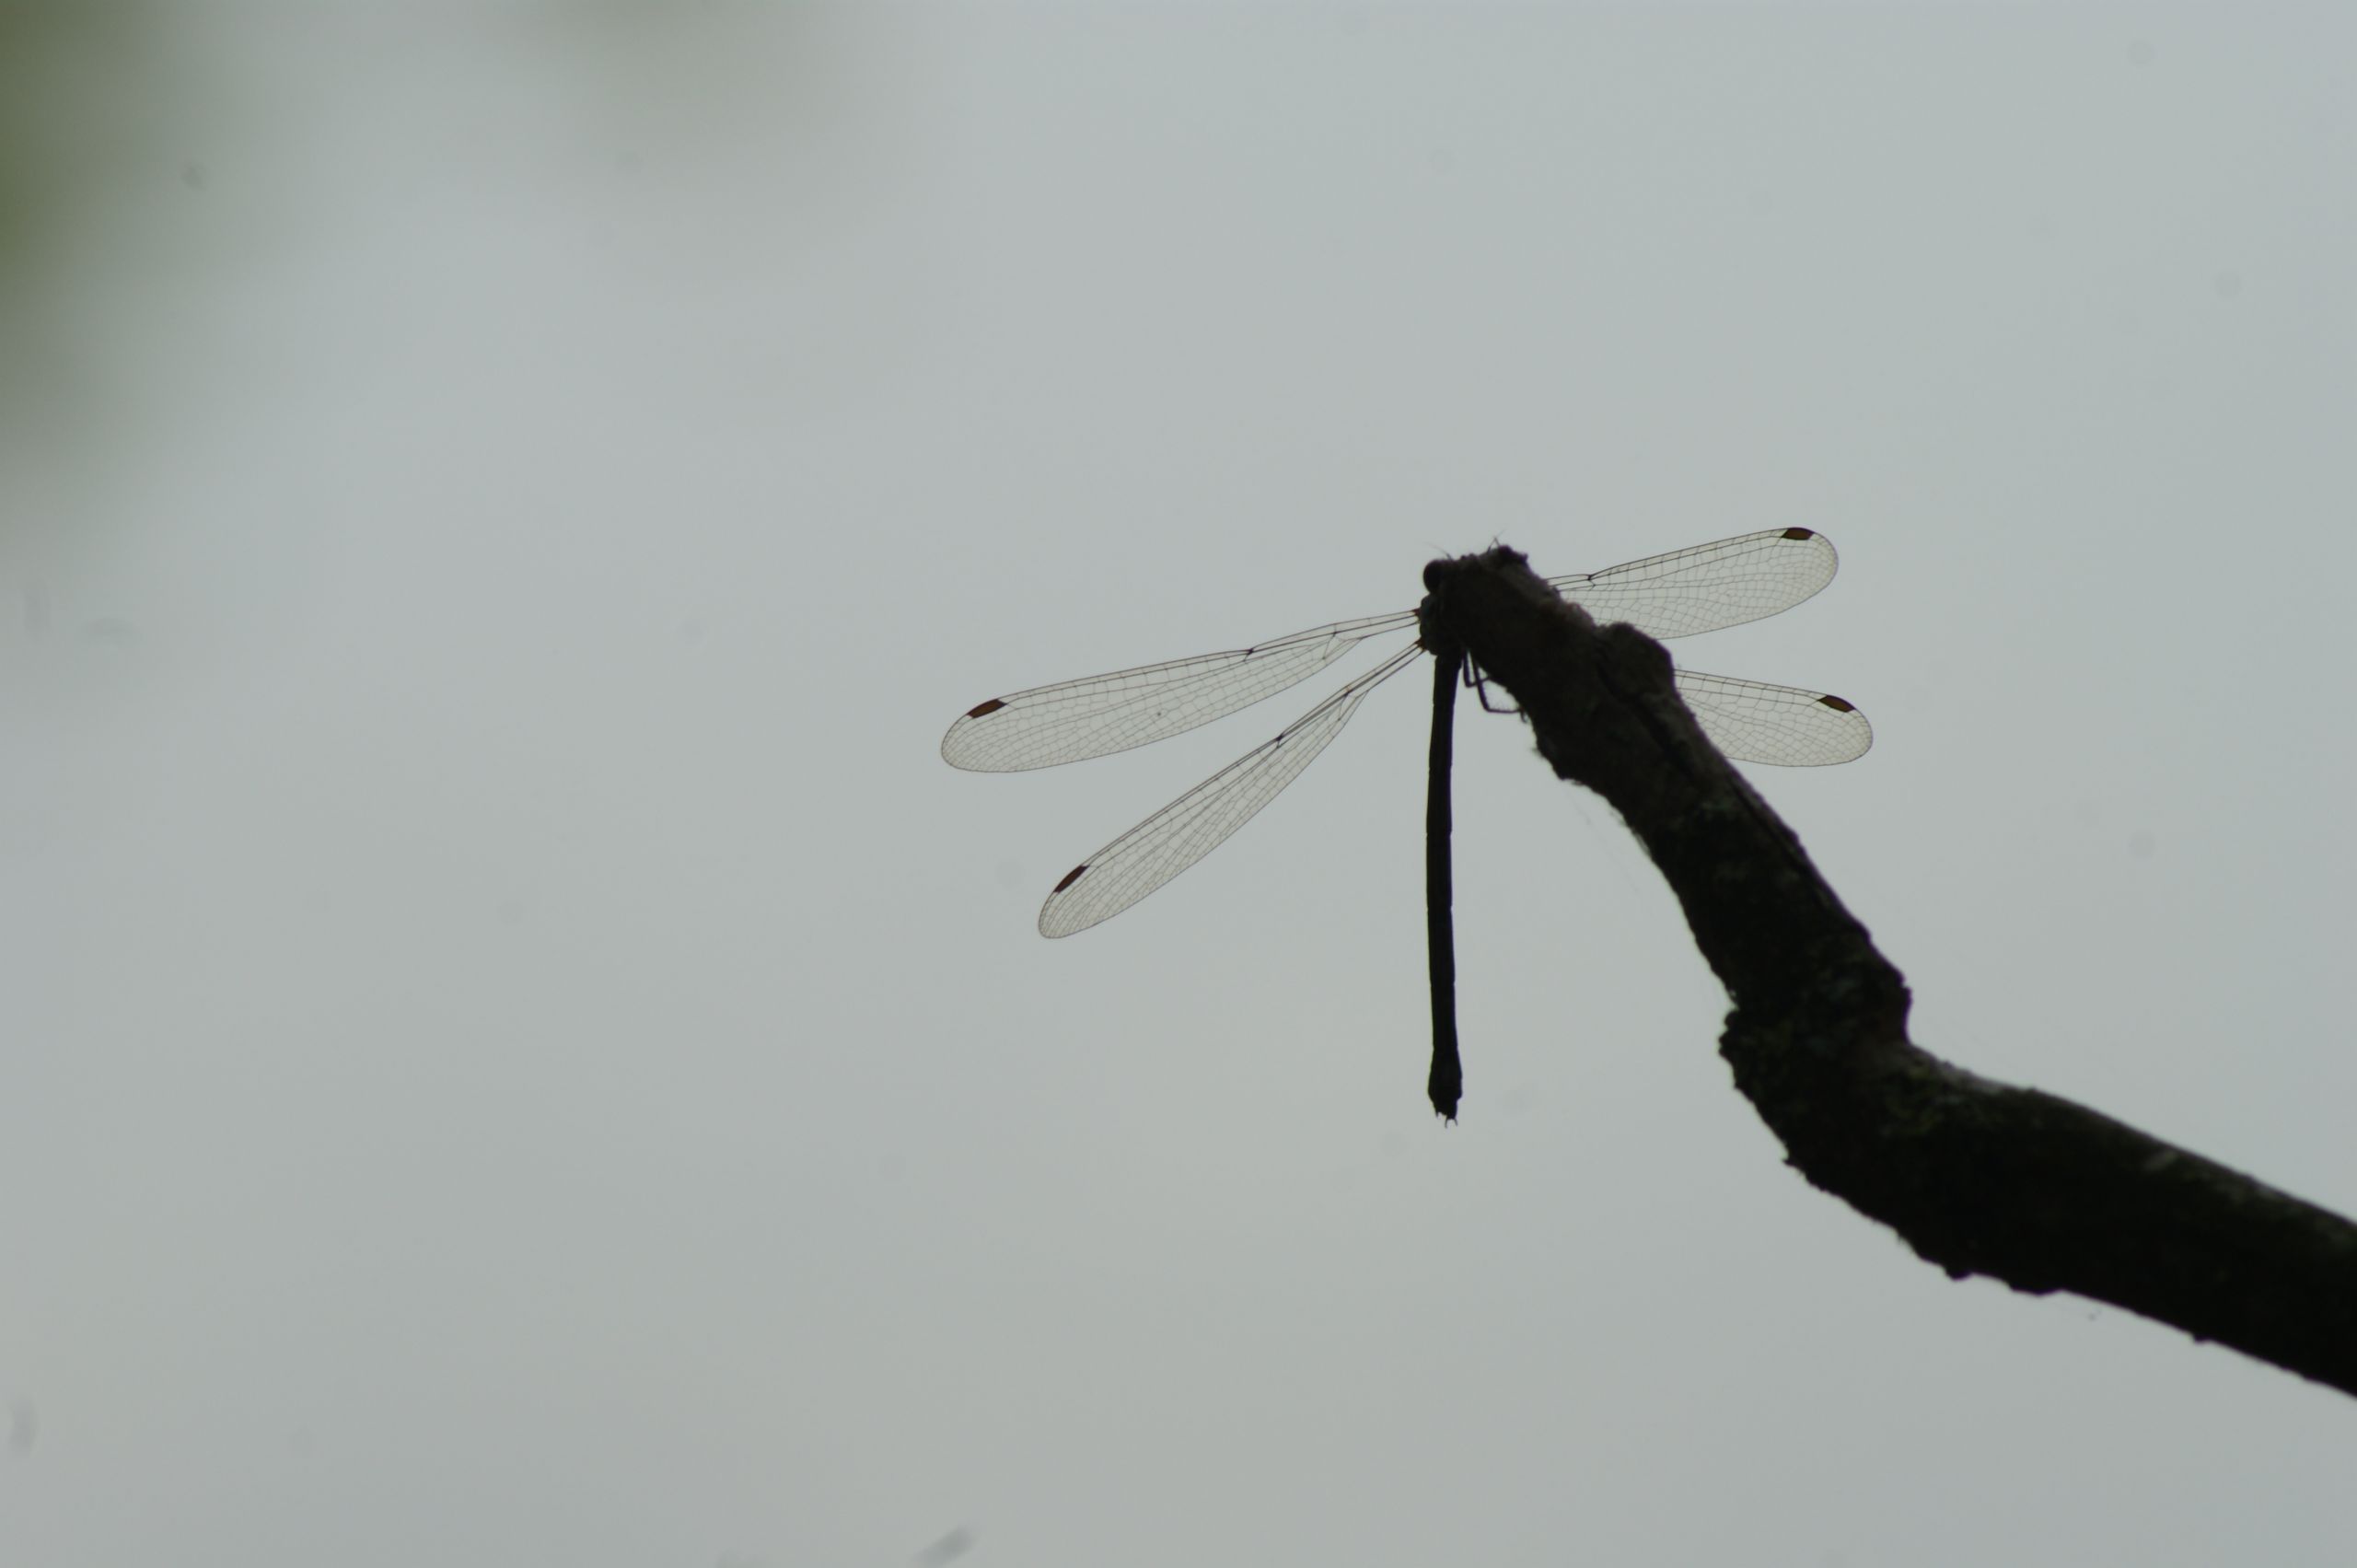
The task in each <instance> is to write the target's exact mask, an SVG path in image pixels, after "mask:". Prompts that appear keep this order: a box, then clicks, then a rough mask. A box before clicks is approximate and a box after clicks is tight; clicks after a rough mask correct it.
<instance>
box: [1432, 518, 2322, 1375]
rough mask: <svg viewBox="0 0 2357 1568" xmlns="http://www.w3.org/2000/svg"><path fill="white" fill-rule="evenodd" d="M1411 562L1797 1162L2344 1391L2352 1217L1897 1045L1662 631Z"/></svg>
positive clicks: (1896, 1034) (1954, 1243)
mask: <svg viewBox="0 0 2357 1568" xmlns="http://www.w3.org/2000/svg"><path fill="white" fill-rule="evenodd" d="M1424 580H1425V584H1426V586H1427V587H1429V588H1430V589H1431V590H1432V591H1431V595H1430V597H1429V598H1426V600H1425V601H1424V608H1423V611H1422V613H1423V615H1424V616H1425V617H1426V618H1427V620H1428V621H1429V622H1430V623H1431V624H1432V625H1433V626H1434V630H1435V632H1436V634H1439V635H1441V636H1444V637H1446V638H1451V639H1454V640H1455V641H1457V642H1458V643H1461V644H1462V645H1464V647H1465V649H1466V651H1467V653H1468V654H1469V656H1470V657H1471V658H1472V659H1473V660H1474V662H1475V664H1476V665H1477V666H1479V667H1480V668H1481V669H1482V670H1483V671H1484V672H1485V673H1486V674H1487V675H1489V676H1490V677H1491V678H1492V679H1495V680H1497V681H1498V683H1499V684H1500V685H1502V686H1504V688H1505V689H1506V690H1507V691H1509V692H1511V693H1513V695H1514V697H1515V701H1516V702H1517V703H1520V704H1521V707H1522V711H1523V713H1524V714H1525V716H1526V717H1527V718H1528V720H1529V721H1530V725H1531V727H1532V729H1533V730H1534V731H1535V732H1536V734H1537V736H1538V750H1539V753H1540V754H1541V755H1542V756H1544V757H1545V758H1546V759H1547V760H1548V761H1549V762H1550V763H1551V764H1552V765H1553V767H1554V769H1555V772H1557V773H1558V774H1559V775H1561V776H1562V777H1563V778H1566V779H1569V780H1572V781H1573V782H1575V783H1578V784H1585V785H1586V786H1587V787H1588V788H1590V789H1593V790H1595V791H1596V793H1597V794H1599V795H1601V796H1604V797H1605V799H1607V800H1608V801H1609V802H1611V804H1612V805H1613V807H1615V808H1616V809H1618V810H1619V811H1620V815H1621V817H1622V819H1624V820H1625V821H1626V822H1627V823H1628V825H1629V827H1630V829H1631V830H1632V831H1633V832H1634V833H1635V834H1636V835H1637V837H1638V838H1639V839H1640V840H1641V841H1642V842H1643V844H1644V846H1645V850H1646V853H1647V854H1651V855H1652V856H1653V860H1654V864H1655V865H1656V866H1657V867H1658V868H1659V869H1660V871H1661V873H1662V875H1663V876H1664V877H1666V878H1667V880H1668V882H1669V885H1670V887H1671V889H1672V890H1673V891H1675V892H1676V893H1677V895H1678V902H1679V903H1680V904H1681V905H1683V906H1684V908H1685V911H1686V919H1687V923H1688V924H1689V926H1690V927H1691V928H1692V929H1693V932H1694V939H1695V941H1696V943H1697V944H1698V945H1699V946H1700V947H1701V950H1702V956H1703V958H1705V959H1707V960H1708V961H1709V963H1710V965H1711V968H1712V969H1713V970H1715V971H1717V973H1718V976H1719V979H1720V981H1722V982H1723V983H1724V984H1725V986H1726V988H1727V993H1728V994H1729V996H1730V997H1731V998H1732V999H1733V1001H1734V1004H1735V1006H1734V1010H1733V1011H1732V1012H1731V1013H1729V1014H1728V1015H1727V1023H1726V1032H1725V1033H1724V1035H1723V1036H1722V1037H1721V1039H1720V1042H1719V1049H1720V1054H1721V1055H1722V1056H1724V1058H1725V1059H1726V1061H1727V1063H1728V1065H1729V1066H1730V1067H1732V1068H1733V1069H1734V1070H1735V1081H1736V1087H1737V1088H1738V1089H1740V1090H1741V1091H1742V1092H1743V1094H1744V1095H1745V1096H1746V1097H1747V1098H1749V1099H1750V1101H1751V1102H1752V1105H1753V1106H1754V1108H1755V1109H1757V1110H1758V1111H1759V1115H1760V1117H1761V1119H1762V1120H1763V1121H1766V1122H1767V1123H1768V1126H1769V1128H1770V1129H1771V1131H1772V1132H1774V1133H1775V1134H1776V1136H1777V1137H1778V1138H1779V1139H1780V1140H1782V1143H1783V1145H1784V1148H1785V1152H1786V1155H1787V1158H1788V1162H1789V1163H1790V1164H1791V1165H1793V1166H1794V1167H1795V1168H1797V1169H1798V1170H1799V1171H1800V1172H1801V1174H1802V1175H1803V1176H1805V1177H1806V1178H1807V1179H1809V1181H1811V1182H1812V1183H1814V1184H1815V1185H1816V1186H1817V1187H1819V1188H1821V1189H1823V1190H1824V1191H1827V1192H1829V1193H1832V1194H1833V1195H1834V1196H1835V1197H1838V1198H1840V1199H1841V1200H1843V1201H1844V1202H1848V1203H1849V1204H1850V1205H1851V1206H1852V1207H1853V1208H1855V1209H1856V1210H1858V1211H1859V1212H1860V1213H1861V1214H1865V1215H1867V1216H1869V1217H1871V1218H1873V1219H1877V1220H1880V1221H1881V1222H1882V1223H1884V1224H1885V1225H1889V1226H1890V1227H1891V1228H1892V1229H1894V1230H1896V1231H1897V1232H1898V1234H1899V1236H1900V1237H1902V1238H1904V1239H1905V1240H1906V1242H1907V1243H1908V1245H1909V1246H1910V1247H1912V1248H1913V1249H1915V1251H1916V1252H1917V1253H1918V1254H1920V1255H1921V1256H1922V1258H1924V1259H1925V1260H1928V1261H1930V1262H1933V1263H1936V1264H1938V1265H1939V1266H1940V1267H1942V1268H1944V1269H1945V1270H1946V1271H1947V1272H1949V1273H1950V1274H1951V1275H1953V1276H1955V1277H1957V1278H1962V1277H1964V1276H1966V1275H1969V1274H1985V1275H1988V1276H1989V1277H1990V1278H1991V1279H1995V1280H2001V1281H2003V1282H2004V1283H2007V1284H2009V1285H2012V1286H2013V1287H2014V1289H2016V1290H2021V1291H2027V1292H2030V1293H2032V1294H2036V1295H2044V1294H2046V1293H2048V1292H2050V1291H2057V1290H2067V1291H2072V1292H2075V1293H2076V1294H2078V1295H2084V1296H2089V1297H2092V1298H2094V1299H2096V1300H2098V1301H2106V1302H2109V1303H2111V1304H2112V1305H2114V1306H2116V1307H2124V1308H2126V1309H2127V1310H2129V1311H2131V1312H2135V1313H2138V1314H2141V1315H2142V1316H2143V1317H2146V1318H2153V1319H2154V1320H2155V1321H2158V1322H2163V1323H2169V1324H2174V1325H2175V1326H2177V1328H2180V1329H2183V1330H2185V1331H2186V1332H2188V1333H2189V1334H2191V1335H2193V1336H2194V1337H2195V1338H2196V1339H2200V1340H2215V1341H2217V1342H2220V1343H2221V1344H2227V1345H2232V1346H2234V1347H2235V1349H2237V1350H2240V1351H2242V1352H2244V1353H2247V1354H2249V1355H2253V1356H2256V1357H2258V1359H2260V1360H2262V1361H2267V1362H2271V1363H2273V1364H2274V1365H2277V1366H2281V1367H2283V1368H2284V1369H2286V1370H2287V1371H2292V1372H2296V1373H2298V1374H2300V1375H2301V1376H2304V1377H2310V1378H2314V1379H2315V1380H2316V1381H2317V1382H2319V1383H2325V1384H2328V1385H2330V1386H2331V1387H2333V1388H2339V1389H2340V1390H2341V1391H2342V1392H2344V1393H2352V1394H2357V1225H2351V1224H2350V1222H2348V1221H2347V1220H2344V1219H2342V1218H2341V1217H2340V1216H2339V1215H2338V1214H2331V1213H2329V1212H2328V1211H2327V1210H2324V1209H2320V1208H2317V1207H2316V1206H2315V1205H2314V1204H2311V1203H2306V1202H2302V1201H2301V1200H2299V1199H2297V1198H2294V1197H2292V1196H2291V1195H2289V1194H2288V1193H2284V1192H2279V1191H2276V1190H2274V1189H2273V1188H2270V1187H2267V1186H2264V1185H2262V1184H2261V1183H2259V1182H2257V1181H2254V1180H2252V1179H2250V1178H2248V1177H2247V1176H2244V1175H2242V1174H2240V1173H2239V1172H2236V1171H2233V1170H2229V1169H2227V1168H2226V1167H2223V1166H2222V1165H2219V1164H2217V1163H2215V1162H2214V1161H2212V1160H2207V1159H2204V1158H2202V1157H2201V1156H2199V1155H2196V1154H2192V1153H2190V1152H2189V1151H2187V1150H2184V1149H2180V1148H2177V1147H2175V1146H2173V1145H2171V1144H2165V1143H2163V1142H2162V1141H2161V1140H2159V1139H2157V1138H2154V1137H2152V1136H2151V1135H2149V1134H2147V1133H2144V1132H2138V1131H2137V1130H2136V1129H2135V1128H2133V1127H2130V1126H2127V1125H2125V1124H2124V1123H2121V1122H2119V1121H2113V1120H2112V1119H2111V1118H2109V1117H2107V1116H2104V1115H2101V1114H2099V1113H2098V1112H2096V1111H2093V1110H2089V1109H2086V1108H2085V1107H2084V1106H2079V1105H2074V1104H2073V1103H2072V1102H2070V1101H2069V1100H2065V1099H2060V1098H2056V1097H2054V1096H2052V1095H2048V1094H2042V1093H2040V1092H2038V1090H2035V1089H2024V1088H2016V1087H2014V1086H2010V1085H2005V1084H2000V1083H1995V1082H1992V1081H1991V1080H1989V1079H1986V1078H1980V1077H1977V1076H1975V1075H1974V1074H1970V1073H1968V1072H1965V1071H1964V1070H1963V1069H1961V1068H1958V1067H1954V1066H1951V1065H1949V1064H1948V1063H1945V1062H1942V1061H1941V1060H1939V1059H1938V1058H1937V1057H1934V1056H1933V1055H1931V1054H1930V1053H1929V1052H1927V1051H1922V1049H1920V1048H1918V1047H1917V1046H1915V1045H1914V1044H1912V1043H1911V1042H1910V1040H1908V1039H1907V1008H1908V993H1907V986H1906V982H1905V981H1904V979H1903V978H1902V977H1901V976H1900V974H1899V972H1898V970H1897V969H1896V968H1895V967H1893V966H1892V964H1891V963H1890V961H1889V960H1888V959H1887V958H1884V957H1883V956H1882V954H1881V953H1880V952H1878V951H1876V950H1875V946H1874V943H1873V940H1872V938H1871V937H1870V936H1869V935H1867V932H1866V929H1865V927H1864V926H1863V925H1861V924H1860V923H1858V921H1857V920H1856V918H1855V917H1853V916H1852V914H1851V913H1850V912H1849V911H1848V910H1846V909H1844V908H1843V907H1842V905H1841V900H1840V899H1839V898H1837V897H1835V895H1834V893H1833V890H1832V889H1830V888H1829V887H1828V886H1826V884H1825V881H1824V879H1823V878H1822V877H1819V876H1818V875H1817V868H1816V867H1815V866H1814V865H1811V864H1810V863H1809V859H1808V856H1807V854H1806V853H1805V851H1803V849H1802V848H1801V843H1800V841H1799V839H1797V838H1796V837H1794V834H1793V831H1792V830H1791V829H1789V828H1787V827H1786V826H1785V825H1784V824H1783V822H1782V820H1781V819H1778V817H1777V816H1776V814H1775V813H1774V812H1773V811H1771V810H1770V809H1769V808H1768V806H1767V805H1766V803H1765V802H1763V801H1762V800H1761V799H1760V798H1759V796H1758V795H1756V794H1754V793H1753V791H1752V789H1751V786H1750V785H1749V784H1747V782H1746V781H1745V779H1744V777H1743V775H1742V774H1740V773H1738V772H1736V770H1735V769H1734V767H1733V766H1732V765H1730V764H1729V763H1728V762H1727V761H1726V759H1725V758H1724V757H1722V756H1721V755H1720V754H1719V753H1718V751H1717V749H1715V748H1713V746H1712V745H1711V743H1710V742H1709V741H1708V740H1707V739H1705V738H1703V735H1702V733H1701V729H1700V728H1699V727H1698V726H1696V724H1695V722H1694V719H1693V716H1692V715H1691V714H1689V713H1688V712H1687V709H1686V705H1685V703H1683V702H1681V701H1680V700H1679V698H1678V692H1677V689H1676V687H1675V686H1674V685H1673V683H1672V680H1671V675H1670V663H1669V656H1668V655H1667V654H1666V653H1665V652H1664V651H1663V649H1662V646H1661V645H1660V644H1658V643H1655V642H1654V641H1652V640H1651V639H1650V638H1648V637H1646V636H1644V635H1643V633H1639V632H1637V631H1636V630H1635V629H1634V628H1631V627H1628V626H1606V627H1602V628H1599V627H1597V626H1596V624H1595V623H1594V622H1593V621H1591V620H1590V619H1589V618H1588V616H1587V614H1586V613H1585V611H1583V610H1580V609H1578V608H1577V607H1575V606H1573V605H1569V604H1566V603H1564V602H1563V601H1562V599H1561V598H1558V597H1557V596H1556V595H1555V593H1554V592H1553V590H1552V589H1550V588H1549V587H1547V585H1546V584H1545V583H1544V582H1543V581H1541V580H1540V579H1539V578H1538V576H1536V575H1533V574H1532V573H1531V571H1530V569H1529V567H1528V565H1527V563H1525V561H1524V558H1523V557H1522V556H1521V554H1519V553H1518V552H1515V551H1512V550H1508V549H1504V548H1503V547H1500V548H1498V549H1493V550H1491V551H1489V552H1485V553H1483V554H1481V555H1477V556H1464V557H1460V558H1458V559H1456V560H1453V561H1435V562H1434V563H1432V564H1431V565H1430V566H1428V567H1426V568H1425V575H1424Z"/></svg>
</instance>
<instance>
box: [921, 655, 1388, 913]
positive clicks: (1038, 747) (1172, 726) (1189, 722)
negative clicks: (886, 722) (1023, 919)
mask: <svg viewBox="0 0 2357 1568" xmlns="http://www.w3.org/2000/svg"><path fill="white" fill-rule="evenodd" d="M1415 620H1416V617H1415V613H1414V611H1412V610H1404V611H1401V612H1399V613H1398V614H1395V615H1375V616H1369V617H1367V618H1365V619H1364V620H1360V621H1336V622H1335V623H1334V624H1333V625H1331V626H1319V627H1316V628H1314V629H1312V630H1310V631H1307V632H1296V633H1294V634H1293V635H1292V636H1290V637H1280V638H1278V639H1277V640H1276V641H1274V642H1271V643H1261V644H1259V645H1255V646H1252V647H1248V648H1235V649H1231V650H1229V651H1228V652H1226V653H1218V654H1202V655H1200V656H1197V657H1194V658H1184V659H1174V660H1172V661H1171V662H1170V663H1168V664H1149V665H1141V666H1139V667H1138V668H1135V669H1120V670H1115V671H1114V672H1113V673H1112V674H1110V675H1091V676H1086V677H1084V678H1082V679H1078V680H1065V681H1060V682H1058V683H1057V684H1055V685H1053V686H1035V687H1033V688H1032V689H1031V690H1030V691H1017V692H1016V693H1014V694H1013V695H1012V696H1007V697H993V698H992V699H991V700H990V701H989V702H987V703H981V704H979V705H977V706H976V707H975V708H974V709H973V710H972V711H971V712H970V713H968V714H966V715H965V716H964V717H963V718H961V719H959V720H958V722H957V723H956V724H953V725H951V726H949V733H948V734H946V735H945V736H943V737H942V738H941V756H942V760H943V761H946V762H947V763H949V764H950V766H952V767H957V768H967V769H970V770H972V771H974V772H986V773H1001V772H1020V771H1022V770H1024V769H1027V768H1051V767H1054V766H1055V765H1056V764H1058V763H1060V762H1077V761H1082V760H1083V759H1085V758H1089V757H1103V756H1106V755H1108V754H1109V753H1111V752H1115V751H1126V750H1128V749H1130V748H1131V747H1132V746H1144V745H1145V744H1146V743H1147V742H1149V741H1155V740H1162V739H1165V738H1168V737H1170V736H1173V735H1179V734H1183V733H1184V732H1186V731H1188V730H1190V729H1192V728H1194V727H1195V726H1197V725H1204V724H1209V723H1211V722H1212V720H1213V719H1216V718H1223V717H1225V716H1226V715H1227V714H1232V713H1234V712H1236V711H1237V709H1238V708H1245V707H1249V706H1250V705H1251V704H1253V703H1257V702H1260V700H1261V699H1262V698H1264V697H1273V696H1275V695H1276V694H1277V693H1278V692H1280V691H1283V690H1285V689H1286V688H1287V687H1289V686H1293V685H1296V684H1298V683H1299V682H1301V681H1304V680H1306V679H1309V678H1310V677H1311V676H1313V675H1315V674H1317V673H1318V671H1319V670H1321V669H1323V668H1326V667H1327V666H1328V665H1329V664H1331V663H1333V662H1334V661H1335V660H1336V659H1338V658H1340V657H1341V656H1343V655H1344V654H1346V653H1349V652H1350V651H1351V650H1352V649H1353V648H1354V647H1356V646H1358V645H1359V644H1361V643H1363V642H1364V641H1365V640H1366V639H1367V638H1369V637H1374V636H1379V635H1381V634H1382V633H1386V632H1394V631H1398V630H1400V629H1401V628H1403V627H1407V626H1411V625H1413V624H1414V623H1415ZM1074 929H1077V927H1075V928H1074Z"/></svg>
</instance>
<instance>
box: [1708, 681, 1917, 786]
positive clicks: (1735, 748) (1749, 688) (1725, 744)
mask: <svg viewBox="0 0 2357 1568" xmlns="http://www.w3.org/2000/svg"><path fill="white" fill-rule="evenodd" d="M1677 674H1678V695H1679V696H1681V697H1683V698H1685V699H1686V705H1687V706H1688V707H1689V708H1690V709H1692V710H1693V712H1694V717H1695V718H1696V719H1697V720H1699V721H1700V722H1701V726H1702V733H1703V734H1705V735H1707V736H1709V737H1710V738H1711V744H1712V745H1713V746H1716V747H1717V748H1718V749H1720V750H1722V751H1724V752H1725V753H1726V754H1727V755H1728V756H1730V757H1732V758H1734V759H1735V760H1736V761H1738V762H1773V763H1776V764H1777V765H1778V766H1780V767H1786V768H1814V767H1824V766H1826V765H1828V764H1829V763H1833V762H1847V761H1853V760H1854V759H1856V758H1859V757H1863V756H1864V755H1865V754H1866V748H1868V747H1869V746H1872V745H1873V744H1874V743H1875V731H1874V726H1872V725H1870V724H1868V723H1867V722H1866V715H1865V714H1862V713H1860V712H1859V711H1858V710H1857V709H1856V708H1854V707H1852V706H1851V705H1850V704H1849V703H1846V702H1844V701H1843V700H1842V699H1840V698H1839V697H1834V696H1829V695H1828V694H1827V693H1825V692H1822V691H1802V690H1801V689H1800V688H1798V687H1796V686H1770V685H1768V684H1766V683H1765V682H1762V681H1758V680H1738V679H1736V678H1735V677H1733V676H1731V675H1704V674H1702V673H1701V671H1700V670H1693V669H1681V670H1679V671H1678V672H1677Z"/></svg>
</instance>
